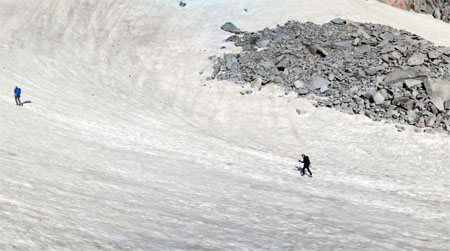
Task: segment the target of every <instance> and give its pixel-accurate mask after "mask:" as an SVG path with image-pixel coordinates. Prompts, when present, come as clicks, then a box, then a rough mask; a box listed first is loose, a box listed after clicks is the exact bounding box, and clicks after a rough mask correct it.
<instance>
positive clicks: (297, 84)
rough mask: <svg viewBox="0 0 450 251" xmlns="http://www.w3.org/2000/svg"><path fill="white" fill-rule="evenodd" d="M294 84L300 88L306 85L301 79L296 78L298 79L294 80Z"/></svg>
mask: <svg viewBox="0 0 450 251" xmlns="http://www.w3.org/2000/svg"><path fill="white" fill-rule="evenodd" d="M294 86H295V88H297V89H300V88H303V87H304V86H305V84H304V83H303V82H302V81H300V80H296V81H294Z"/></svg>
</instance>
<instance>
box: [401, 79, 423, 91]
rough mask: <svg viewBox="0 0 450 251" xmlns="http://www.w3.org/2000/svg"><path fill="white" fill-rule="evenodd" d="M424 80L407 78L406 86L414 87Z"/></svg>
mask: <svg viewBox="0 0 450 251" xmlns="http://www.w3.org/2000/svg"><path fill="white" fill-rule="evenodd" d="M422 82H423V81H422V80H418V79H407V80H405V86H406V88H408V89H412V88H413V87H414V86H417V85H420V84H422Z"/></svg>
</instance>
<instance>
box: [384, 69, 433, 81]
mask: <svg viewBox="0 0 450 251" xmlns="http://www.w3.org/2000/svg"><path fill="white" fill-rule="evenodd" d="M427 75H428V73H427V70H426V69H424V68H410V69H407V70H396V71H393V72H391V73H389V74H388V75H387V76H386V78H385V79H384V81H383V83H382V84H383V85H391V84H395V83H397V82H399V81H403V80H406V79H414V78H419V77H426V76H427Z"/></svg>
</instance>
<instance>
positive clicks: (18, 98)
mask: <svg viewBox="0 0 450 251" xmlns="http://www.w3.org/2000/svg"><path fill="white" fill-rule="evenodd" d="M17 101H19V105H20V104H22V102H20V95H19V96H18V97H17Z"/></svg>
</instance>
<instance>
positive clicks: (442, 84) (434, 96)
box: [425, 78, 450, 112]
mask: <svg viewBox="0 0 450 251" xmlns="http://www.w3.org/2000/svg"><path fill="white" fill-rule="evenodd" d="M425 90H426V91H427V94H428V95H429V96H430V100H431V102H432V103H433V104H434V106H436V108H437V109H438V110H439V111H441V112H442V111H444V110H445V105H444V102H446V101H447V100H450V81H449V80H445V79H431V78H428V79H427V80H426V81H425Z"/></svg>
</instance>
